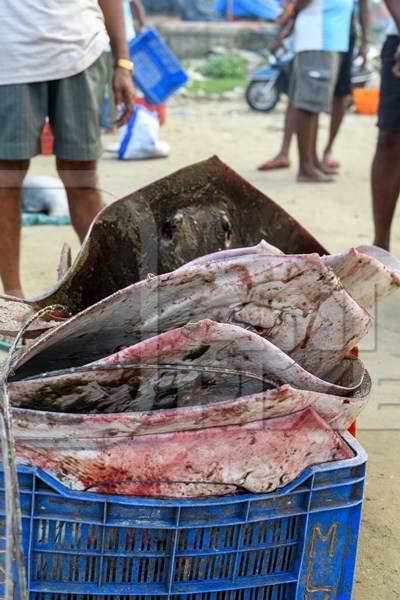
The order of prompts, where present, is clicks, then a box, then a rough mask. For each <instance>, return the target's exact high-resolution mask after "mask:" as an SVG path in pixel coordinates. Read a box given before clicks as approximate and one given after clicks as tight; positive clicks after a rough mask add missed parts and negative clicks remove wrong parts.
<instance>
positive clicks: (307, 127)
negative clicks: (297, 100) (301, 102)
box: [296, 109, 332, 183]
mask: <svg viewBox="0 0 400 600" xmlns="http://www.w3.org/2000/svg"><path fill="white" fill-rule="evenodd" d="M317 130H318V113H312V112H309V111H306V110H302V109H297V111H296V131H297V142H298V149H299V173H298V177H297V180H298V181H299V182H303V183H305V182H310V183H313V182H317V183H318V182H321V183H328V182H330V181H332V178H331V177H330V176H329V175H326V174H325V173H323V172H322V171H321V170H320V169H318V168H317V167H316V166H315V144H316V137H317V133H316V132H317Z"/></svg>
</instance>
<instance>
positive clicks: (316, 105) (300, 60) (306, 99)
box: [290, 50, 340, 113]
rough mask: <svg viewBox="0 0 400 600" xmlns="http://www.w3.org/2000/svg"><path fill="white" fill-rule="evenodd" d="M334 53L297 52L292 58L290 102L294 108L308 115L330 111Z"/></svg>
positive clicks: (336, 65)
mask: <svg viewBox="0 0 400 600" xmlns="http://www.w3.org/2000/svg"><path fill="white" fill-rule="evenodd" d="M339 65H340V56H339V53H338V52H323V51H319V50H313V51H307V52H299V53H298V54H296V56H295V59H294V68H293V75H292V78H291V81H290V100H291V103H292V105H293V106H294V107H295V108H300V109H302V110H306V111H308V112H312V113H320V112H330V111H331V109H332V100H333V94H334V90H335V86H336V82H337V79H338V72H339Z"/></svg>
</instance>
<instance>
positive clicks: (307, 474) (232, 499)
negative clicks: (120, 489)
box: [18, 432, 368, 508]
mask: <svg viewBox="0 0 400 600" xmlns="http://www.w3.org/2000/svg"><path fill="white" fill-rule="evenodd" d="M342 437H343V439H344V440H345V442H346V443H347V444H348V446H349V447H350V448H351V449H352V450H353V451H354V453H355V456H354V457H353V458H349V459H346V460H341V461H332V462H327V463H321V464H318V465H313V466H310V467H307V468H306V469H305V470H304V471H303V472H302V473H301V475H299V477H297V478H296V479H295V480H294V481H292V482H291V483H290V484H288V485H286V486H285V487H283V488H281V489H279V490H276V491H275V492H270V493H265V494H251V493H248V494H241V495H228V496H211V497H209V498H192V499H179V498H177V499H174V498H151V497H142V496H126V495H125V496H123V495H121V496H117V495H111V494H110V495H106V494H97V493H91V492H84V491H76V490H70V489H68V488H67V487H66V486H64V485H63V484H62V483H61V482H60V481H58V479H57V478H55V477H53V476H52V475H49V474H48V473H46V472H45V471H43V470H42V469H39V468H37V467H27V466H24V465H18V472H19V473H21V474H22V473H23V474H29V475H33V476H36V477H38V478H39V479H40V480H41V481H43V483H45V484H47V485H49V486H50V487H51V488H53V490H55V491H56V492H57V493H58V494H59V495H60V496H62V497H63V498H68V499H70V500H79V501H85V502H106V503H114V504H115V503H116V504H124V505H131V506H136V507H138V506H143V507H154V508H156V507H162V508H185V507H193V506H196V507H197V506H199V507H200V506H221V505H229V504H238V503H242V502H255V501H259V500H272V499H275V498H280V497H283V496H286V495H288V494H290V493H291V492H293V491H294V490H296V488H298V487H300V486H301V485H302V484H303V483H305V482H306V481H307V480H308V479H310V478H311V477H312V476H315V475H316V474H319V473H329V472H332V471H338V470H341V469H348V468H352V467H358V466H361V465H363V464H366V463H367V460H368V455H367V452H366V451H365V450H364V448H363V447H362V446H361V444H360V443H359V442H358V441H357V440H356V439H355V438H354V437H353V436H352V435H351V434H350V433H348V432H346V433H343V434H342ZM328 487H331V486H328Z"/></svg>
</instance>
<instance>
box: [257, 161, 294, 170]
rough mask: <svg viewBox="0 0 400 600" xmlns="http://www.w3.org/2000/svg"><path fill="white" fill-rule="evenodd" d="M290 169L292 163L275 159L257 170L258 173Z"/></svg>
mask: <svg viewBox="0 0 400 600" xmlns="http://www.w3.org/2000/svg"><path fill="white" fill-rule="evenodd" d="M289 168H290V161H289V160H288V161H286V160H283V159H281V160H279V159H273V160H268V161H267V162H266V163H264V164H262V165H260V166H259V167H258V168H257V170H258V171H275V170H277V169H289Z"/></svg>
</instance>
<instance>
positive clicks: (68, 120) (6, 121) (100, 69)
mask: <svg viewBox="0 0 400 600" xmlns="http://www.w3.org/2000/svg"><path fill="white" fill-rule="evenodd" d="M106 81H107V66H106V59H105V57H104V56H100V58H98V59H97V60H96V62H94V63H93V64H92V65H91V66H90V67H89V68H88V69H86V71H83V72H82V73H78V74H77V75H74V76H73V77H67V78H66V79H59V80H56V81H49V82H39V83H22V84H15V85H0V122H1V127H0V160H28V159H30V158H32V157H33V156H36V155H37V154H40V134H41V131H42V129H43V125H44V123H45V120H46V117H49V120H50V125H51V128H52V131H53V135H54V153H55V155H56V156H57V157H58V158H61V159H64V160H76V161H88V160H97V159H98V158H99V157H100V155H101V152H102V147H101V137H100V136H101V112H102V106H103V99H104V93H105V86H106Z"/></svg>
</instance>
